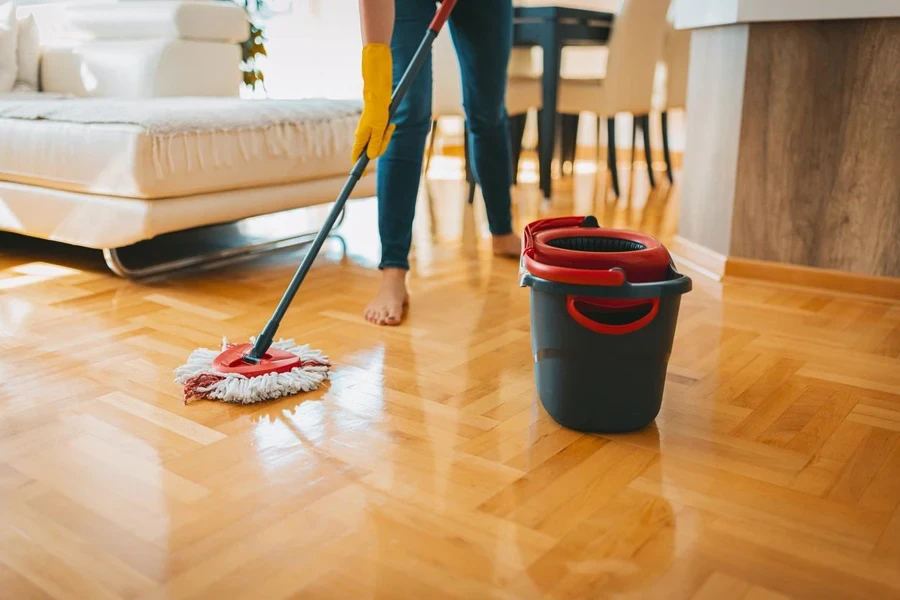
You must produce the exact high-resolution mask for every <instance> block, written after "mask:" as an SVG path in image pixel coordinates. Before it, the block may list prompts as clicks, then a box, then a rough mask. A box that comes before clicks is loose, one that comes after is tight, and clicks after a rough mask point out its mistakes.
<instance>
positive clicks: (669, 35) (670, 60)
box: [660, 21, 691, 183]
mask: <svg viewBox="0 0 900 600" xmlns="http://www.w3.org/2000/svg"><path fill="white" fill-rule="evenodd" d="M690 56H691V32H690V30H689V29H675V26H674V25H673V24H672V22H671V21H670V22H669V23H668V26H667V28H666V37H665V45H664V48H663V62H665V65H666V95H665V96H666V97H665V104H664V106H663V109H662V110H661V111H660V122H661V124H662V146H663V157H664V158H665V161H666V175H667V176H668V178H669V183H675V178H674V177H673V170H672V158H671V156H670V154H669V114H668V113H669V111H670V110H672V109H681V110H687V84H688V64H689V63H690Z"/></svg>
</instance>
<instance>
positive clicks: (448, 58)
mask: <svg viewBox="0 0 900 600" xmlns="http://www.w3.org/2000/svg"><path fill="white" fill-rule="evenodd" d="M431 71H432V79H433V83H432V93H431V111H432V118H435V119H437V118H439V117H450V116H461V115H462V114H463V100H462V77H461V75H460V71H459V60H458V59H457V58H456V48H454V46H453V38H451V37H450V31H442V32H441V33H440V35H438V36H437V38H436V39H435V40H434V45H433V46H432V47H431Z"/></svg>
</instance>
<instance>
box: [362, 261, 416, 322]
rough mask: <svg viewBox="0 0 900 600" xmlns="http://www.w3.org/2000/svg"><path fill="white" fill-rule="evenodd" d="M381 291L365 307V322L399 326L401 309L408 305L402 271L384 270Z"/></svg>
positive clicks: (401, 315) (407, 295)
mask: <svg viewBox="0 0 900 600" xmlns="http://www.w3.org/2000/svg"><path fill="white" fill-rule="evenodd" d="M382 276H383V279H382V280H381V289H380V290H379V291H378V295H376V296H375V299H374V300H372V302H370V303H369V306H367V307H366V311H365V316H366V321H368V322H370V323H374V324H375V325H399V324H400V323H401V322H402V321H403V309H404V308H405V307H406V306H407V304H409V294H408V293H407V291H406V271H405V270H404V269H384V270H383V271H382Z"/></svg>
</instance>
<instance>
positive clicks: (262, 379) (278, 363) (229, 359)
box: [175, 339, 331, 404]
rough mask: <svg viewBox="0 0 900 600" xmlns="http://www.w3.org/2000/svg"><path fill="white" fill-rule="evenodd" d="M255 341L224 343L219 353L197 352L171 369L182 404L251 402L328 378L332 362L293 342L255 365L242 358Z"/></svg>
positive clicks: (304, 389)
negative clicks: (182, 389)
mask: <svg viewBox="0 0 900 600" xmlns="http://www.w3.org/2000/svg"><path fill="white" fill-rule="evenodd" d="M253 341H254V340H252V339H251V341H250V343H245V344H232V343H229V342H228V340H223V341H222V348H221V350H218V351H216V350H210V349H207V348H200V349H198V350H195V351H194V352H193V353H191V355H190V356H189V357H188V361H187V363H185V364H184V365H182V366H180V367H178V368H177V369H175V382H176V383H179V384H181V385H182V386H184V401H185V403H187V402H188V401H189V400H192V399H200V398H206V399H209V400H221V401H223V402H231V403H235V404H253V403H254V402H263V401H265V400H274V399H276V398H283V397H284V396H291V395H293V394H299V393H300V392H311V391H313V390H315V389H316V388H318V387H319V385H321V384H322V382H323V381H325V379H327V377H328V372H329V370H330V368H331V363H330V362H329V360H328V357H326V356H325V355H323V354H322V352H321V351H319V350H313V349H310V347H309V346H298V345H297V344H295V343H294V340H279V341H277V342H273V343H272V345H271V346H270V347H269V350H268V351H267V352H266V354H265V356H264V357H263V358H262V359H261V360H260V361H259V363H257V364H250V363H247V362H245V361H244V360H243V356H244V355H245V354H247V353H248V352H249V351H250V349H251V348H252V347H253Z"/></svg>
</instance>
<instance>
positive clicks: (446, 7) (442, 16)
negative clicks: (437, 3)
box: [428, 0, 456, 33]
mask: <svg viewBox="0 0 900 600" xmlns="http://www.w3.org/2000/svg"><path fill="white" fill-rule="evenodd" d="M455 4H456V0H442V2H441V7H440V8H439V9H438V11H437V13H435V15H434V19H433V20H432V21H431V25H429V26H428V29H430V30H432V31H433V32H435V33H437V32H438V31H440V30H441V27H443V26H444V23H446V22H447V19H449V18H450V13H451V12H453V6H454V5H455Z"/></svg>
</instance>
